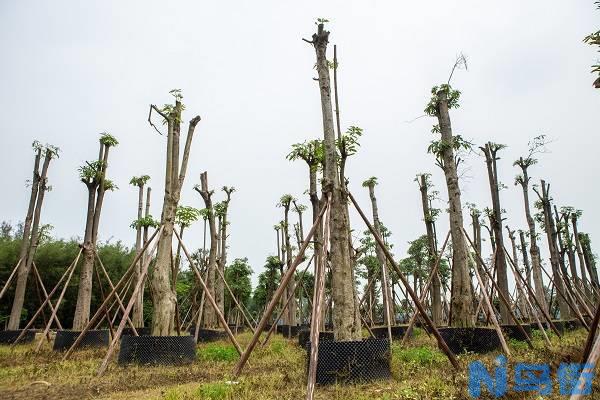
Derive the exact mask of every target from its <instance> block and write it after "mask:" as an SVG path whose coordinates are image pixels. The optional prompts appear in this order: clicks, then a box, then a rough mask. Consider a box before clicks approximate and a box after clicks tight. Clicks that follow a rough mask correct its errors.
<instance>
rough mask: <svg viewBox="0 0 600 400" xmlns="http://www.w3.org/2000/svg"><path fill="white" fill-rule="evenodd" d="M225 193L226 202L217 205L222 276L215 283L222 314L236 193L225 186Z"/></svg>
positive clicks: (217, 300)
mask: <svg viewBox="0 0 600 400" xmlns="http://www.w3.org/2000/svg"><path fill="white" fill-rule="evenodd" d="M221 190H223V192H225V195H226V197H225V200H223V201H222V202H220V203H217V204H216V205H215V213H216V215H217V218H218V220H219V224H218V226H219V246H218V248H219V254H218V257H217V268H218V269H219V271H220V276H218V277H217V278H216V281H215V300H216V302H217V306H218V307H219V311H221V313H222V314H224V312H225V285H224V282H223V279H221V276H223V277H224V276H225V265H226V264H227V225H228V224H229V221H228V219H227V213H228V211H229V203H230V201H231V193H233V192H235V188H234V187H227V186H223V188H222V189H221Z"/></svg>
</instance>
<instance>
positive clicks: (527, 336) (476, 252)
mask: <svg viewBox="0 0 600 400" xmlns="http://www.w3.org/2000/svg"><path fill="white" fill-rule="evenodd" d="M462 231H463V234H464V235H465V238H466V239H467V241H468V242H469V244H470V245H471V248H472V249H473V250H474V251H475V255H476V256H477V257H478V258H479V261H480V262H481V263H482V264H484V265H485V261H483V258H481V254H479V252H478V251H477V250H476V248H475V245H474V244H473V242H472V241H471V238H470V237H469V234H468V233H467V231H466V230H465V228H463V229H462ZM500 251H502V250H500ZM494 253H495V252H494ZM494 255H495V254H494ZM483 270H484V271H485V273H486V274H487V275H488V278H489V279H490V281H491V283H492V285H493V287H495V288H496V290H497V291H498V295H499V296H500V300H501V301H503V302H504V304H505V305H506V308H507V309H508V313H509V315H510V317H511V318H512V320H513V321H515V324H516V325H517V328H518V329H519V331H520V332H521V334H522V335H523V336H524V337H525V340H526V341H527V345H528V346H529V348H530V349H533V343H531V338H530V337H529V335H528V334H527V332H525V329H523V326H522V325H521V323H520V322H519V320H518V319H517V317H516V316H515V313H514V312H513V310H512V308H511V306H510V303H509V301H508V300H507V299H506V297H504V293H502V291H501V290H500V287H498V284H497V283H496V282H495V281H494V280H493V279H492V276H491V275H490V272H489V271H488V270H487V268H483ZM491 311H492V310H490V312H491ZM495 317H496V316H495V315H494V318H495Z"/></svg>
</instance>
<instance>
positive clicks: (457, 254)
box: [425, 84, 475, 327]
mask: <svg viewBox="0 0 600 400" xmlns="http://www.w3.org/2000/svg"><path fill="white" fill-rule="evenodd" d="M431 94H432V97H431V100H430V101H429V103H428V105H427V107H426V108H425V113H426V114H427V115H430V116H433V117H436V118H437V120H438V125H435V126H434V128H433V131H434V132H439V133H440V134H441V140H439V141H435V142H432V144H431V145H430V146H429V152H430V153H433V154H434V155H435V156H436V159H437V164H438V166H440V167H441V168H442V170H443V171H444V175H445V176H446V186H447V189H448V206H449V207H448V215H449V218H450V235H451V238H452V248H453V250H454V251H453V252H452V294H451V297H452V298H451V301H450V308H451V313H452V321H451V322H452V326H456V327H472V326H474V325H475V321H474V318H473V314H474V310H473V292H472V289H471V277H470V275H469V263H468V258H469V253H468V250H467V243H466V242H465V237H464V235H463V231H462V230H463V214H462V204H461V198H460V197H461V194H460V187H459V184H458V173H457V164H458V163H459V159H456V158H455V151H458V150H460V149H464V148H469V144H468V142H466V141H465V140H463V139H462V137H461V136H460V135H453V133H452V124H451V121H450V113H449V110H450V109H452V108H457V107H458V106H459V103H458V101H459V99H460V92H459V91H458V90H454V89H452V87H450V85H449V84H443V85H440V86H435V87H433V89H432V90H431Z"/></svg>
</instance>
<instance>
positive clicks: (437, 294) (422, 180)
mask: <svg viewBox="0 0 600 400" xmlns="http://www.w3.org/2000/svg"><path fill="white" fill-rule="evenodd" d="M415 181H416V182H417V183H418V185H419V191H420V192H421V205H422V207H423V221H425V229H426V232H427V250H428V252H429V258H428V259H429V271H430V273H433V268H434V267H435V261H436V258H437V239H436V236H435V235H436V231H435V220H436V219H437V217H438V215H439V214H440V210H439V209H437V208H433V207H431V202H432V200H433V199H434V198H435V196H436V194H437V192H435V191H431V192H430V189H431V188H432V187H433V185H432V183H431V174H420V175H417V177H416V178H415ZM431 305H432V307H431V310H432V314H431V316H432V318H431V319H432V320H433V323H434V324H435V325H437V326H439V325H440V324H441V322H442V291H441V282H440V278H439V274H437V273H436V274H434V276H433V277H432V279H431Z"/></svg>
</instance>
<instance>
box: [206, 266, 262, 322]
mask: <svg viewBox="0 0 600 400" xmlns="http://www.w3.org/2000/svg"><path fill="white" fill-rule="evenodd" d="M215 270H216V271H217V273H218V274H219V277H220V278H221V279H222V280H223V283H224V284H225V287H226V288H227V290H228V291H229V294H230V295H231V299H232V300H233V302H234V303H235V305H236V306H237V308H238V309H239V310H240V312H241V313H242V316H243V317H244V320H245V321H246V323H247V324H248V327H249V328H250V330H252V333H254V327H253V326H252V323H251V322H250V319H249V318H248V317H247V316H246V313H245V312H244V310H242V307H241V306H240V303H239V302H238V301H237V299H236V298H235V296H234V294H233V291H232V290H231V287H229V283H227V280H226V279H225V277H224V276H223V274H222V273H221V271H220V270H219V268H215Z"/></svg>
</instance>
